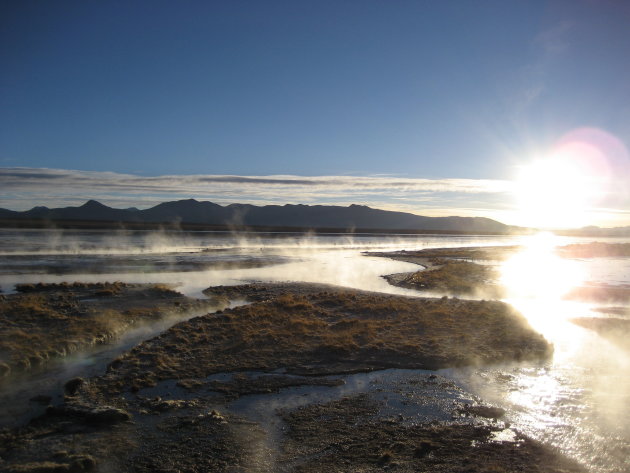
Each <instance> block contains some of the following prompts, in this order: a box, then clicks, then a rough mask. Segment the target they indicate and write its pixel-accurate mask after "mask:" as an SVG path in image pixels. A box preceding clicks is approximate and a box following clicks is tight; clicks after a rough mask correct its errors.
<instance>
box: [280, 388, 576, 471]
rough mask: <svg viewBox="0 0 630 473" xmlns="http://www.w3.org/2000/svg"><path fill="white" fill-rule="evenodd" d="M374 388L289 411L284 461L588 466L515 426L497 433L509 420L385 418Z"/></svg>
mask: <svg viewBox="0 0 630 473" xmlns="http://www.w3.org/2000/svg"><path fill="white" fill-rule="evenodd" d="M378 411H379V405H378V403H377V402H375V401H374V400H373V399H371V398H370V397H368V396H365V395H360V396H355V397H350V398H344V399H341V400H339V401H333V402H329V403H326V404H322V405H310V406H306V407H302V408H299V409H297V410H294V411H292V412H288V413H286V414H284V419H285V421H286V423H287V425H288V432H287V440H286V442H285V443H284V444H283V454H284V458H285V461H286V460H287V459H290V460H291V461H292V462H293V463H294V465H295V468H294V469H293V470H292V471H295V472H304V473H306V472H321V471H327V472H348V471H365V472H377V471H384V470H386V471H400V472H416V471H431V472H464V471H470V472H473V471H474V472H487V473H490V472H506V471H527V472H545V473H568V472H579V471H584V470H583V469H582V468H581V467H580V466H579V465H577V464H576V463H574V462H571V461H569V460H567V459H565V458H563V457H561V456H559V455H558V454H557V453H556V452H554V451H553V450H551V449H548V448H546V447H544V446H542V445H541V444H539V443H537V442H534V441H533V440H531V439H528V438H526V437H523V436H521V435H518V434H516V435H515V436H514V437H513V438H512V439H511V440H510V441H501V440H497V439H496V437H495V435H496V434H497V433H499V432H501V431H502V430H504V429H503V427H504V425H502V423H498V424H497V423H492V422H490V423H482V422H470V423H465V422H458V421H453V422H444V423H439V422H431V423H425V424H405V423H404V422H403V421H402V420H401V419H383V418H380V417H379V416H377V415H376V414H377V413H378Z"/></svg>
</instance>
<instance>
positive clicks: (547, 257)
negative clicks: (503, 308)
mask: <svg viewBox="0 0 630 473" xmlns="http://www.w3.org/2000/svg"><path fill="white" fill-rule="evenodd" d="M556 244H557V237H556V236H555V235H553V234H551V233H546V232H544V233H539V234H537V235H535V236H533V237H532V238H531V239H530V240H528V241H526V243H525V246H524V248H523V249H522V250H521V251H520V252H518V253H517V254H515V255H514V256H513V257H512V258H510V259H509V260H507V261H506V262H505V263H504V264H503V266H502V267H501V281H500V282H501V284H503V285H504V286H505V288H506V289H507V293H508V297H509V298H517V299H522V298H526V299H543V300H557V299H561V298H562V296H563V295H564V294H566V293H567V292H568V291H569V290H570V289H572V288H573V287H575V286H578V285H580V284H581V283H583V282H584V280H585V277H586V275H585V274H584V271H583V269H582V268H581V266H580V264H579V262H577V261H571V260H567V259H563V258H561V257H560V256H558V255H557V254H556V252H555V249H556Z"/></svg>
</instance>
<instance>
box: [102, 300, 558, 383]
mask: <svg viewBox="0 0 630 473" xmlns="http://www.w3.org/2000/svg"><path fill="white" fill-rule="evenodd" d="M550 354H551V347H550V345H549V344H548V343H547V342H546V341H545V340H544V338H543V337H542V336H541V335H539V334H537V333H535V332H534V331H533V330H532V329H531V328H530V327H529V326H528V325H527V322H526V321H525V319H524V318H523V317H522V316H521V315H520V314H518V313H517V312H516V311H515V310H514V309H512V308H511V307H510V306H509V305H507V304H504V303H501V302H497V301H464V300H457V299H447V298H442V299H426V298H425V299H423V298H411V297H403V296H391V295H384V294H376V293H368V292H360V291H344V290H330V291H323V292H317V293H309V292H305V293H304V294H302V295H296V294H293V293H287V294H284V295H277V296H274V297H273V298H271V299H270V300H267V301H263V302H256V303H253V304H250V305H247V306H241V307H237V308H234V309H231V310H226V311H224V312H222V313H217V314H209V315H206V316H202V317H197V318H194V319H191V320H189V321H186V322H182V323H179V324H177V325H175V326H173V327H172V328H170V329H169V330H168V331H166V332H165V333H163V334H161V335H160V336H158V337H156V338H154V339H152V340H149V341H146V342H144V343H142V344H140V345H139V346H137V347H136V348H134V349H133V350H131V351H130V352H128V353H127V354H125V355H123V356H121V357H119V358H118V359H117V360H115V361H114V362H113V363H112V364H111V365H110V368H109V374H108V375H107V376H106V377H105V378H104V379H103V380H102V382H103V383H104V384H105V385H108V386H109V388H114V389H115V390H120V389H124V387H125V386H126V387H127V388H129V387H132V388H134V389H135V388H141V387H143V386H150V385H153V384H155V383H156V382H157V381H159V380H164V379H182V378H200V377H204V376H208V375H210V374H213V373H220V372H231V371H245V370H252V371H254V370H261V371H271V370H275V369H278V368H286V369H287V370H288V371H289V372H293V373H296V374H326V373H342V372H352V371H366V370H372V369H379V368H389V367H401V368H428V369H437V368H443V367H449V366H462V365H471V364H480V363H492V362H499V361H506V360H527V359H541V358H545V357H547V356H549V355H550Z"/></svg>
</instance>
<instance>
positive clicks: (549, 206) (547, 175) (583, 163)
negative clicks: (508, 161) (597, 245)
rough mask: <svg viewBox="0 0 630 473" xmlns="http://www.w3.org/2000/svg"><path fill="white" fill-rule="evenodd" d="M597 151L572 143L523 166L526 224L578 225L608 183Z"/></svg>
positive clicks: (520, 186) (519, 189) (520, 194)
mask: <svg viewBox="0 0 630 473" xmlns="http://www.w3.org/2000/svg"><path fill="white" fill-rule="evenodd" d="M601 162H602V160H601V159H599V156H598V151H597V150H596V149H595V148H592V147H589V146H588V145H577V144H573V145H569V146H566V147H563V148H561V149H559V150H557V151H556V152H554V153H552V154H551V155H550V156H547V157H545V158H543V159H539V160H536V161H534V162H532V163H530V164H529V165H526V166H523V167H522V168H521V169H520V173H519V176H518V179H517V184H516V193H517V199H518V205H519V208H520V211H521V213H522V219H523V220H524V222H526V223H525V225H528V226H535V227H539V228H568V227H579V226H583V225H586V224H588V223H589V214H590V212H591V209H592V208H593V206H594V205H595V204H596V203H597V200H598V199H599V197H600V195H601V193H602V192H603V190H604V186H605V177H604V176H603V173H602V172H601V164H600V163H601Z"/></svg>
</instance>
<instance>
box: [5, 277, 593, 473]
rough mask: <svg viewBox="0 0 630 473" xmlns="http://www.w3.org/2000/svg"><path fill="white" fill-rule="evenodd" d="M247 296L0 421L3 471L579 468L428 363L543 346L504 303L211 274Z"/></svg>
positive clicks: (221, 296) (547, 349) (450, 363)
mask: <svg viewBox="0 0 630 473" xmlns="http://www.w3.org/2000/svg"><path fill="white" fill-rule="evenodd" d="M207 294H208V295H209V296H210V297H211V299H212V298H217V300H225V299H226V298H229V299H233V300H234V299H240V300H242V299H245V300H249V301H252V302H251V303H250V304H249V305H245V306H240V307H236V308H233V309H228V310H224V311H222V312H218V313H215V314H208V315H205V316H201V317H196V318H194V319H191V320H189V321H186V322H181V323H179V324H177V325H175V326H173V327H171V328H170V329H169V330H167V331H166V332H164V333H163V334H161V335H159V336H157V337H155V338H152V339H150V340H147V341H146V342H143V343H141V344H140V345H138V346H137V347H135V348H133V349H132V350H130V351H129V352H127V353H125V354H123V355H122V356H120V357H118V358H117V359H116V360H114V361H113V362H112V363H111V364H110V366H109V368H108V370H107V373H105V374H104V375H102V376H99V377H95V378H91V379H73V380H70V381H69V382H68V383H67V384H66V388H65V397H64V400H63V402H61V403H58V404H56V405H52V406H50V407H49V408H48V409H47V411H46V413H45V414H44V415H43V416H41V417H38V418H36V419H33V420H32V421H31V422H30V423H29V424H28V425H25V426H24V427H21V428H16V429H5V430H3V431H2V433H1V434H0V457H1V458H2V462H1V463H0V469H4V470H6V471H15V472H17V471H22V472H25V471H30V472H65V471H68V472H70V471H75V472H79V471H101V472H109V471H121V472H126V471H129V472H132V471H133V472H149V471H157V472H184V471H185V472H206V471H225V472H238V471H243V472H245V471H252V472H258V471H261V472H262V471H265V472H275V471H296V472H297V471H303V472H311V471H313V472H315V471H340V472H341V471H347V472H354V471H383V470H384V469H386V470H388V471H390V470H391V471H440V472H455V471H482V472H483V471H487V472H499V471H533V472H536V471H545V472H578V471H582V469H581V468H580V467H579V466H578V465H576V464H574V463H572V462H570V461H568V460H566V459H564V458H563V457H561V456H560V455H558V454H557V453H555V452H553V451H551V450H550V449H548V448H546V447H544V446H542V445H540V444H538V443H536V442H534V441H532V440H530V439H528V438H525V437H523V436H521V435H519V434H518V432H515V431H513V430H511V429H510V428H509V425H508V423H507V422H506V421H505V420H504V419H503V416H504V414H505V413H504V412H503V411H502V410H501V409H498V408H494V407H492V406H488V405H486V404H484V403H483V402H482V401H481V400H479V399H476V398H474V397H473V396H471V395H469V394H467V393H465V392H464V391H462V390H461V389H460V388H458V387H457V386H456V385H454V384H453V383H451V382H449V381H447V380H446V379H443V378H441V377H439V376H436V375H435V374H432V372H431V371H426V370H435V369H438V368H447V367H454V366H465V365H477V364H487V363H495V362H511V361H521V362H524V363H531V364H536V363H538V362H539V361H543V360H546V359H548V358H549V356H550V355H551V353H552V347H551V346H550V345H549V344H548V343H547V342H546V341H545V340H544V339H543V338H542V337H541V336H540V335H539V334H537V333H535V332H534V331H533V330H532V329H531V328H530V327H529V326H528V325H527V323H526V321H525V320H524V319H523V317H521V316H520V315H519V314H518V313H516V312H515V311H514V310H513V309H512V308H511V307H510V306H508V305H506V304H503V303H501V302H496V301H492V302H491V301H462V300H457V299H448V298H442V299H427V298H410V297H403V296H389V295H383V294H376V293H368V292H362V291H354V290H344V289H340V288H335V287H330V286H317V285H308V284H249V285H245V286H236V287H219V288H210V289H209V290H208V291H207Z"/></svg>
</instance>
